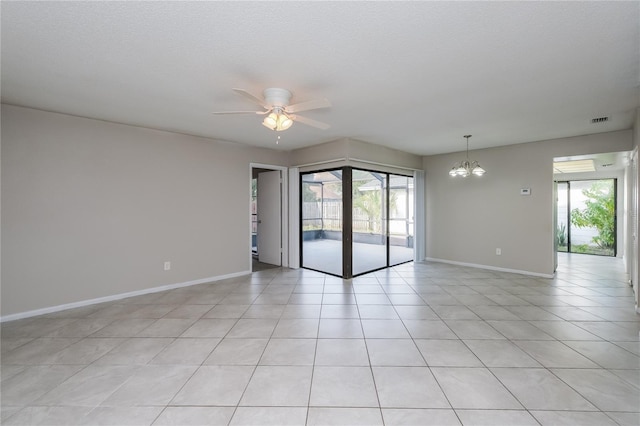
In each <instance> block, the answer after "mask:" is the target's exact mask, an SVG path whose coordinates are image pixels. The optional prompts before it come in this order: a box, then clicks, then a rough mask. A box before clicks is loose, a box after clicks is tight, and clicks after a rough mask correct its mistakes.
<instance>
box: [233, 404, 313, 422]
mask: <svg viewBox="0 0 640 426" xmlns="http://www.w3.org/2000/svg"><path fill="white" fill-rule="evenodd" d="M306 419H307V407H238V408H237V410H236V412H235V414H234V415H233V419H232V420H231V423H229V425H230V426H267V425H269V426H271V425H272V426H289V425H291V426H296V425H304V424H305V421H306Z"/></svg>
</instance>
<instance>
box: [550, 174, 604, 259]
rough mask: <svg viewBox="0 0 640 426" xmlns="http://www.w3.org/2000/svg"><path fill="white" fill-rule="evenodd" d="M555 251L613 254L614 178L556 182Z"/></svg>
mask: <svg viewBox="0 0 640 426" xmlns="http://www.w3.org/2000/svg"><path fill="white" fill-rule="evenodd" d="M557 186H558V205H557V212H556V215H557V228H556V243H557V245H558V251H564V252H569V253H584V254H597V255H603V256H615V255H616V179H597V180H572V181H561V182H557Z"/></svg>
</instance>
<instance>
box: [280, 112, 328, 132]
mask: <svg viewBox="0 0 640 426" xmlns="http://www.w3.org/2000/svg"><path fill="white" fill-rule="evenodd" d="M289 117H291V119H292V120H293V121H295V122H298V123H302V124H306V125H307V126H311V127H315V128H317V129H322V130H327V129H328V128H329V127H331V126H330V125H328V124H327V123H323V122H322V121H317V120H312V119H310V118H307V117H303V116H301V115H290V116H289Z"/></svg>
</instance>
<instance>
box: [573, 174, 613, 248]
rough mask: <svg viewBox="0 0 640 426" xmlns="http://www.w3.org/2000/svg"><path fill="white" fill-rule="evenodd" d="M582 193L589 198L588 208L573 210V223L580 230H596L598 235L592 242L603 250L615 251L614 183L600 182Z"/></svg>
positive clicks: (608, 181)
mask: <svg viewBox="0 0 640 426" xmlns="http://www.w3.org/2000/svg"><path fill="white" fill-rule="evenodd" d="M582 193H583V194H584V196H585V197H587V201H585V204H586V208H585V209H584V210H579V209H573V210H572V211H571V223H572V224H574V225H575V226H577V227H578V228H596V229H597V230H598V235H597V236H595V237H593V238H592V241H593V242H594V243H595V244H596V245H597V246H598V247H600V248H602V249H613V248H614V245H615V231H616V227H615V223H616V222H615V213H616V206H615V196H614V195H615V194H614V191H613V181H612V180H598V181H596V182H594V183H593V184H592V185H591V187H590V188H588V189H583V190H582Z"/></svg>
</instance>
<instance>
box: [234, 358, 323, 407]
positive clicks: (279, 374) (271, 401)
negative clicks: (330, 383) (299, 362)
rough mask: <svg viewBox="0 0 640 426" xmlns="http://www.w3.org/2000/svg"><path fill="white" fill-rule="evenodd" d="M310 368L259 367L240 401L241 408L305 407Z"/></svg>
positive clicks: (307, 396) (309, 382)
mask: <svg viewBox="0 0 640 426" xmlns="http://www.w3.org/2000/svg"><path fill="white" fill-rule="evenodd" d="M311 371H312V367H311V366H259V367H257V368H256V370H255V372H254V373H253V377H252V378H251V381H250V382H249V385H248V386H247V389H246V390H245V392H244V396H243V397H242V400H241V401H240V405H242V406H280V407H285V406H305V407H306V406H307V403H308V402H309V392H310V389H311Z"/></svg>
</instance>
